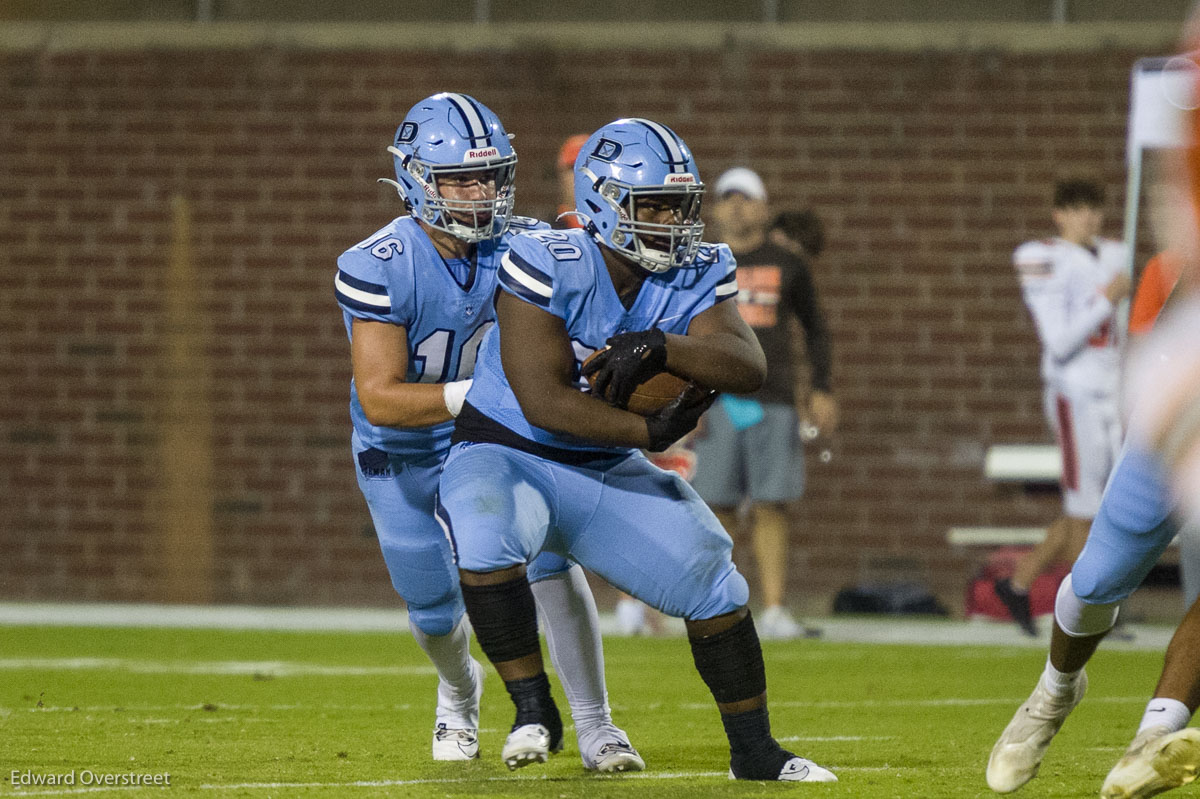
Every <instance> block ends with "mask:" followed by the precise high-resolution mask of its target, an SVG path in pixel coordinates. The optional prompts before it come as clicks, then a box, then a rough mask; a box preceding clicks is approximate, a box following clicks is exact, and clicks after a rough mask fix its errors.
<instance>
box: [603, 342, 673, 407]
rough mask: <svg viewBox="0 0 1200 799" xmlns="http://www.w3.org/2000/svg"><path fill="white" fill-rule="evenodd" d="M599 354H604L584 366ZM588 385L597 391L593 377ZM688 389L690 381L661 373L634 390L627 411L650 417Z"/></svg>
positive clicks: (667, 373)
mask: <svg viewBox="0 0 1200 799" xmlns="http://www.w3.org/2000/svg"><path fill="white" fill-rule="evenodd" d="M598 352H603V350H598V351H597V352H593V353H592V354H591V355H589V356H588V359H587V361H584V365H585V366H586V365H587V363H588V362H589V361H591V360H592V358H595V357H596V355H597V353H598ZM588 385H590V386H592V390H593V391H595V385H593V383H592V378H591V377H589V378H588ZM687 387H688V381H686V380H684V379H683V378H682V377H676V376H675V375H673V374H670V373H669V372H659V373H658V374H656V375H654V376H653V377H651V378H649V379H647V380H646V381H645V382H644V383H641V384H639V385H638V387H637V388H635V389H634V390H633V393H632V394H630V395H629V404H628V405H627V406H626V407H625V410H628V411H632V412H633V413H636V414H638V415H639V416H649V415H650V414H652V413H654V412H655V411H657V410H660V409H661V408H662V407H663V406H664V405H666V404H667V403H668V402H670V401H671V400H673V399H675V398H676V397H678V396H679V395H680V394H682V393H683V391H684V389H686V388H687ZM597 396H598V395H597Z"/></svg>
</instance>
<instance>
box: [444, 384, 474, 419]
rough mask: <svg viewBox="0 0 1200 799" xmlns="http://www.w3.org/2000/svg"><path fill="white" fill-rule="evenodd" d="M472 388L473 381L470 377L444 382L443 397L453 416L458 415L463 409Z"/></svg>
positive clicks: (447, 408)
mask: <svg viewBox="0 0 1200 799" xmlns="http://www.w3.org/2000/svg"><path fill="white" fill-rule="evenodd" d="M470 389H471V381H470V380H469V379H468V380H457V381H455V382H453V383H443V384H442V399H443V400H444V401H445V403H446V410H448V411H450V415H451V416H458V414H459V412H460V411H461V410H462V406H463V401H464V400H466V398H467V391H469V390H470Z"/></svg>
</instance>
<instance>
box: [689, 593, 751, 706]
mask: <svg viewBox="0 0 1200 799" xmlns="http://www.w3.org/2000/svg"><path fill="white" fill-rule="evenodd" d="M688 641H689V642H690V643H691V645H692V659H693V660H695V662H696V670H697V671H699V672H700V677H701V678H702V679H703V680H704V683H705V684H706V685H707V686H708V690H710V691H712V695H713V698H714V699H716V700H717V701H718V702H721V703H726V702H741V701H742V700H745V699H753V698H754V697H756V696H758V695H759V694H761V693H762V692H764V691H766V690H767V673H766V667H765V666H764V665H763V659H762V647H761V646H760V645H759V643H758V632H757V631H756V630H755V629H754V620H753V619H752V618H751V617H750V614H749V613H748V612H747V613H746V617H745V618H744V619H742V620H741V621H739V622H738V623H737V624H734V625H733V626H732V627H730V628H729V629H728V630H722V631H721V632H719V633H717V634H716V635H709V636H705V637H704V638H690V637H689V638H688Z"/></svg>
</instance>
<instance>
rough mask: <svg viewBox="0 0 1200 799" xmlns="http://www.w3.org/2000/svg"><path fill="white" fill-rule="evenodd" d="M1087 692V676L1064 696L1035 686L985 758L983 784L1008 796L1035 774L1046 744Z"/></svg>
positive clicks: (1081, 676) (1040, 684)
mask: <svg viewBox="0 0 1200 799" xmlns="http://www.w3.org/2000/svg"><path fill="white" fill-rule="evenodd" d="M1085 691H1087V674H1086V673H1081V674H1080V675H1079V680H1078V681H1077V682H1076V683H1075V690H1074V691H1073V692H1072V693H1071V694H1070V695H1068V696H1061V697H1059V696H1054V695H1053V694H1051V693H1050V692H1049V691H1047V690H1046V689H1045V688H1044V687H1043V686H1042V680H1041V679H1040V678H1039V679H1038V684H1037V687H1036V688H1034V689H1033V693H1032V694H1030V695H1029V698H1028V699H1026V700H1025V703H1024V704H1023V705H1021V706H1020V707H1019V708H1017V712H1016V715H1014V716H1013V718H1012V721H1010V722H1009V723H1008V726H1007V727H1005V728H1004V732H1002V733H1001V734H1000V740H998V741H996V745H995V746H994V747H992V755H991V757H989V758H988V764H987V784H988V787H989V788H991V789H992V790H993V791H995V792H996V793H1011V792H1012V791H1015V790H1017V789H1018V788H1020V787H1021V786H1022V785H1024V784H1025V783H1027V782H1029V781H1030V780H1031V779H1033V778H1034V776H1035V775H1037V773H1038V768H1039V767H1040V766H1041V765H1042V758H1043V757H1045V755H1046V749H1047V748H1049V746H1050V741H1052V740H1053V739H1054V736H1055V734H1057V733H1058V730H1059V728H1061V727H1062V725H1063V722H1064V721H1066V720H1067V715H1068V714H1070V712H1071V711H1072V710H1074V709H1075V706H1076V705H1078V704H1079V702H1080V700H1082V699H1083V694H1084V692H1085Z"/></svg>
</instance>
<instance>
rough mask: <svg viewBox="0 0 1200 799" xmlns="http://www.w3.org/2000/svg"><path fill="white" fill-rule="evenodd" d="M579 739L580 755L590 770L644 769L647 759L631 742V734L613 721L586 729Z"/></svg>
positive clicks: (606, 771)
mask: <svg viewBox="0 0 1200 799" xmlns="http://www.w3.org/2000/svg"><path fill="white" fill-rule="evenodd" d="M576 737H577V738H578V739H579V757H580V759H581V760H583V767H584V768H585V769H587V770H588V771H600V772H605V773H609V772H615V771H644V770H645V769H646V761H645V760H643V759H642V756H641V755H639V754H638V751H637V750H636V749H634V748H633V745H632V744H631V743H629V736H628V735H626V734H625V733H624V731H623V730H621V728H620V727H618V726H616V725H615V724H613V723H612V722H611V721H607V722H604V723H603V724H598V725H596V726H594V727H590V728H587V729H584V730H583V731H582V732H579V733H578V734H577V736H576Z"/></svg>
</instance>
